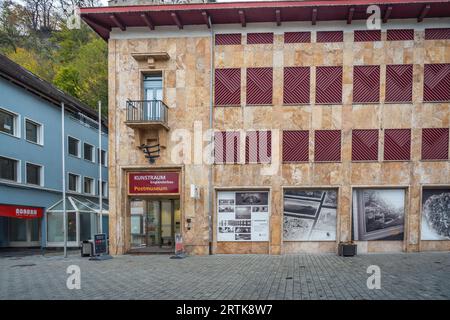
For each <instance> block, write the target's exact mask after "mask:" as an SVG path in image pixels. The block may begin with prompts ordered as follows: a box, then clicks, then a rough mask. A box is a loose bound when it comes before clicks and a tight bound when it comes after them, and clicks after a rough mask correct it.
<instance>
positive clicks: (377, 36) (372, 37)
mask: <svg viewBox="0 0 450 320" xmlns="http://www.w3.org/2000/svg"><path fill="white" fill-rule="evenodd" d="M353 36H354V39H353V41H354V42H366V41H381V30H355V33H354V35H353Z"/></svg>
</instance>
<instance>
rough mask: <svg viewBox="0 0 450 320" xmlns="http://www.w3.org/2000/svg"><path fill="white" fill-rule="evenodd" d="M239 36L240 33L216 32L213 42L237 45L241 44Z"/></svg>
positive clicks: (219, 44)
mask: <svg viewBox="0 0 450 320" xmlns="http://www.w3.org/2000/svg"><path fill="white" fill-rule="evenodd" d="M241 37H242V35H241V34H240V33H227V34H216V36H215V44H216V46H225V45H239V44H241Z"/></svg>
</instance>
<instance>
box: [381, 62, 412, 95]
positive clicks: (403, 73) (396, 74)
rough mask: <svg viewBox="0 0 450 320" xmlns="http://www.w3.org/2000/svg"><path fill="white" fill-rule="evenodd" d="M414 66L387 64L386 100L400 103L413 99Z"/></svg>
mask: <svg viewBox="0 0 450 320" xmlns="http://www.w3.org/2000/svg"><path fill="white" fill-rule="evenodd" d="M412 87H413V66H412V64H405V65H387V66H386V98H385V102H392V103H400V102H411V101H412Z"/></svg>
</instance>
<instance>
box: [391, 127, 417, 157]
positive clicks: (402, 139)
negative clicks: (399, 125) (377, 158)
mask: <svg viewBox="0 0 450 320" xmlns="http://www.w3.org/2000/svg"><path fill="white" fill-rule="evenodd" d="M410 159H411V129H386V130H384V160H399V161H401V160H410Z"/></svg>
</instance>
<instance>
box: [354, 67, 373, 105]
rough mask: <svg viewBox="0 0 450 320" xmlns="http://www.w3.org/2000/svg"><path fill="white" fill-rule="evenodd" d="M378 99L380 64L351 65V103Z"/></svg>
mask: <svg viewBox="0 0 450 320" xmlns="http://www.w3.org/2000/svg"><path fill="white" fill-rule="evenodd" d="M379 101H380V66H354V67H353V103H376V102H379Z"/></svg>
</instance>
